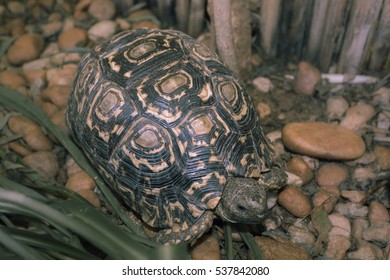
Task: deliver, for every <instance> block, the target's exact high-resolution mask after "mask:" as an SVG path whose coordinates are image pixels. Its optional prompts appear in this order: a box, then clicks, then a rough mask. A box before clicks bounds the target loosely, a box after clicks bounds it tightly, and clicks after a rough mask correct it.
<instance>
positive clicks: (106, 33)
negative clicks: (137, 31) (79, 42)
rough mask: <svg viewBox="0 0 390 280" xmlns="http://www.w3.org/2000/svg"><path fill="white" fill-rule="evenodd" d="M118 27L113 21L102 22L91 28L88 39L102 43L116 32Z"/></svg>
mask: <svg viewBox="0 0 390 280" xmlns="http://www.w3.org/2000/svg"><path fill="white" fill-rule="evenodd" d="M117 27H118V25H117V23H116V22H115V21H112V20H102V21H99V22H97V23H95V24H94V25H92V26H91V28H89V30H88V38H89V39H90V40H91V41H93V42H100V41H102V40H105V39H107V38H109V37H111V36H113V35H114V34H115V32H116V29H117Z"/></svg>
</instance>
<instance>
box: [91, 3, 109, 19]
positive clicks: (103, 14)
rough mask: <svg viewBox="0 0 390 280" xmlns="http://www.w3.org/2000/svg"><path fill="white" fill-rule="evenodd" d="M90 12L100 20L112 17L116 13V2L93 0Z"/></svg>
mask: <svg viewBox="0 0 390 280" xmlns="http://www.w3.org/2000/svg"><path fill="white" fill-rule="evenodd" d="M88 12H89V13H90V14H91V15H92V16H93V17H94V18H96V19H98V20H106V19H111V18H113V17H114V15H115V4H114V2H112V1H109V0H93V1H92V3H91V4H90V5H89V7H88Z"/></svg>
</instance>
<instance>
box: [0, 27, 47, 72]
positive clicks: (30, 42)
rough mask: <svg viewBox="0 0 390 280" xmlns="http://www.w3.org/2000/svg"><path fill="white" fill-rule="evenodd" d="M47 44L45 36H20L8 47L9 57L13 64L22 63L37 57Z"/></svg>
mask: <svg viewBox="0 0 390 280" xmlns="http://www.w3.org/2000/svg"><path fill="white" fill-rule="evenodd" d="M44 46H45V41H44V40H43V38H42V37H41V36H39V35H37V34H25V35H22V36H20V37H19V38H18V39H16V41H15V42H14V43H13V44H12V46H11V47H10V48H9V49H8V52H7V59H8V62H9V63H11V64H13V65H20V64H23V63H25V62H28V61H31V60H33V59H35V58H37V57H38V56H39V55H40V54H41V52H42V50H43V48H44Z"/></svg>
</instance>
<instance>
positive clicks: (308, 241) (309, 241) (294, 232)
mask: <svg viewBox="0 0 390 280" xmlns="http://www.w3.org/2000/svg"><path fill="white" fill-rule="evenodd" d="M287 232H288V233H289V234H290V237H291V238H290V240H291V242H294V243H296V244H303V245H313V244H314V243H315V242H316V237H315V236H314V234H313V233H311V231H310V230H308V229H307V228H303V227H299V226H290V227H289V228H288V230H287Z"/></svg>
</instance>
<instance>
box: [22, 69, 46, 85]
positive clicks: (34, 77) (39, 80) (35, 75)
mask: <svg viewBox="0 0 390 280" xmlns="http://www.w3.org/2000/svg"><path fill="white" fill-rule="evenodd" d="M23 75H24V77H25V78H26V79H27V81H28V83H29V84H30V85H36V86H39V87H41V86H43V85H44V84H45V83H46V70H44V69H41V70H31V71H30V70H27V69H23Z"/></svg>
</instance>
